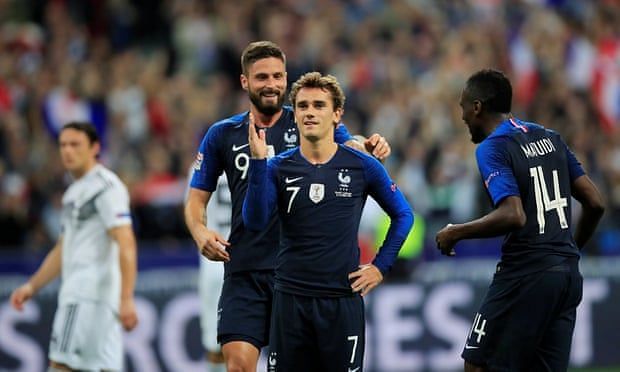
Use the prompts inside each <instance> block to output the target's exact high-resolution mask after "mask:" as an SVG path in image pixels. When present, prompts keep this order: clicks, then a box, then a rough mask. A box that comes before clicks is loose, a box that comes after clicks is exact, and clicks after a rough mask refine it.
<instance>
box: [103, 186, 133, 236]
mask: <svg viewBox="0 0 620 372" xmlns="http://www.w3.org/2000/svg"><path fill="white" fill-rule="evenodd" d="M95 205H96V206H97V211H98V212H99V215H100V216H101V219H102V220H103V224H104V225H105V227H106V229H111V228H113V227H117V226H123V225H131V212H130V210H129V193H128V192H127V188H125V186H124V185H122V184H121V185H119V184H114V185H113V186H112V187H109V188H108V189H107V190H105V191H104V192H103V193H102V194H101V195H100V196H99V197H98V198H97V199H96V200H95Z"/></svg>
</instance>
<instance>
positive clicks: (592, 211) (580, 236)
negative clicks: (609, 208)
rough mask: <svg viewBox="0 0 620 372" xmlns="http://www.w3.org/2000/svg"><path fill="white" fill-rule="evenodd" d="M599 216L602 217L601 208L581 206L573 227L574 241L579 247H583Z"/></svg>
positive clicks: (594, 228) (592, 232) (590, 235)
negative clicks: (575, 224) (581, 210)
mask: <svg viewBox="0 0 620 372" xmlns="http://www.w3.org/2000/svg"><path fill="white" fill-rule="evenodd" d="M601 217H603V209H602V208H586V207H584V208H583V212H582V214H581V217H580V218H579V221H578V222H577V228H576V229H575V243H577V247H579V249H581V248H583V247H584V246H585V245H586V243H587V242H588V240H590V238H591V237H592V235H593V234H594V230H596V226H597V225H598V222H599V221H600V219H601Z"/></svg>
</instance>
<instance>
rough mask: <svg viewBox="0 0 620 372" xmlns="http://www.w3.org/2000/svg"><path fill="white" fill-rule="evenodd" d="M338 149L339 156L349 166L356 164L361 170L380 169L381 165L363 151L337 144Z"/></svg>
mask: <svg viewBox="0 0 620 372" xmlns="http://www.w3.org/2000/svg"><path fill="white" fill-rule="evenodd" d="M338 146H339V147H340V150H341V151H339V156H340V157H341V158H342V159H343V161H346V162H348V163H351V165H354V164H355V163H358V164H359V165H360V166H361V167H362V168H364V169H366V170H374V169H382V168H383V164H381V162H379V160H377V159H376V158H375V157H374V156H371V155H369V154H367V153H365V152H363V151H360V150H357V149H354V148H352V147H349V146H347V145H343V144H339V145H338Z"/></svg>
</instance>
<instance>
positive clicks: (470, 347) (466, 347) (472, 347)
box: [465, 344, 480, 350]
mask: <svg viewBox="0 0 620 372" xmlns="http://www.w3.org/2000/svg"><path fill="white" fill-rule="evenodd" d="M479 348H480V347H479V346H470V345H467V344H465V349H466V350H469V349H479Z"/></svg>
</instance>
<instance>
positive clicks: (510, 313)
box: [462, 260, 583, 371]
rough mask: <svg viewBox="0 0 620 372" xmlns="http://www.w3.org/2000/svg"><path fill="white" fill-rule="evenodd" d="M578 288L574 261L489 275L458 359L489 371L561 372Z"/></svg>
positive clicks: (579, 278)
mask: <svg viewBox="0 0 620 372" xmlns="http://www.w3.org/2000/svg"><path fill="white" fill-rule="evenodd" d="M582 289H583V278H582V276H581V274H580V273H579V268H578V263H577V261H576V260H570V261H566V262H564V263H562V264H559V265H556V266H553V267H551V268H549V269H547V270H545V271H541V272H537V273H534V274H530V275H526V276H522V277H518V278H514V279H496V278H495V279H493V282H492V283H491V286H490V287H489V290H488V292H487V295H486V297H485V299H484V301H483V303H482V306H481V307H480V310H479V311H478V313H476V315H475V317H474V322H473V324H472V327H471V329H470V332H469V335H468V337H467V342H466V344H465V349H464V350H463V353H462V357H463V359H465V360H466V361H468V362H469V363H471V364H474V365H477V366H483V367H486V368H487V369H488V370H491V371H566V370H567V369H568V357H569V353H570V347H571V340H572V335H573V329H574V328H575V317H576V310H577V305H579V303H580V302H581V295H582Z"/></svg>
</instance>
